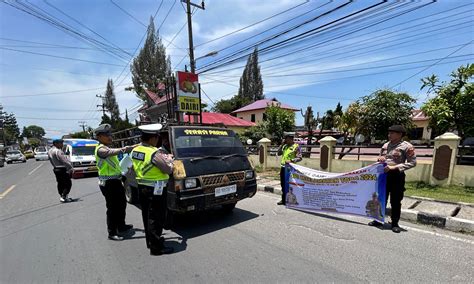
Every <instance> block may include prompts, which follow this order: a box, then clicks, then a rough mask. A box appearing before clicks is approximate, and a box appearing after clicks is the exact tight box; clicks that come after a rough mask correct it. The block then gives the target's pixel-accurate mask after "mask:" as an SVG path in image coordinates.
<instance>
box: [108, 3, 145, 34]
mask: <svg viewBox="0 0 474 284" xmlns="http://www.w3.org/2000/svg"><path fill="white" fill-rule="evenodd" d="M110 2H112V4H114V5H115V6H116V7H117V8H119V9H120V10H121V11H122V12H124V13H125V14H127V15H128V16H129V17H130V18H132V19H133V20H135V22H137V23H139V24H140V25H142V26H144V27H145V28H146V25H145V24H144V23H143V22H142V21H140V20H139V19H137V18H135V16H133V15H132V14H130V13H129V12H127V11H126V10H125V9H123V8H122V7H120V6H119V5H118V4H117V3H115V2H114V0H110Z"/></svg>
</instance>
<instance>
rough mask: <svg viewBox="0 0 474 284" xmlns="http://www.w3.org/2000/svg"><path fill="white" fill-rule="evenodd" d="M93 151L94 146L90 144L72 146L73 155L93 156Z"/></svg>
mask: <svg viewBox="0 0 474 284" xmlns="http://www.w3.org/2000/svg"><path fill="white" fill-rule="evenodd" d="M94 146H95V145H94ZM94 152H95V147H92V146H76V147H72V155H73V156H93V155H94Z"/></svg>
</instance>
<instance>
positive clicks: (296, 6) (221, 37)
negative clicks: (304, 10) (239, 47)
mask: <svg viewBox="0 0 474 284" xmlns="http://www.w3.org/2000/svg"><path fill="white" fill-rule="evenodd" d="M307 3H309V0H305V1H304V2H302V3H299V4H298V5H295V6H292V7H290V8H288V9H285V10H283V11H281V12H278V13H276V14H274V15H271V16H270V17H267V18H264V19H262V20H260V21H257V22H255V23H253V24H250V25H248V26H245V27H243V28H240V29H237V30H234V31H232V32H230V33H227V34H225V35H222V36H219V37H217V38H214V39H211V40H208V41H206V42H203V43H200V44H197V45H195V46H194V47H195V48H197V47H200V46H203V45H205V44H208V43H211V42H214V41H216V40H220V39H223V38H225V37H228V36H230V35H233V34H236V33H238V32H241V31H243V30H246V29H248V28H251V27H253V26H256V25H258V24H261V23H263V22H265V21H268V20H270V19H273V18H275V17H277V16H280V15H283V14H285V13H288V12H290V11H292V10H294V9H296V8H298V7H300V6H303V5H305V4H307Z"/></svg>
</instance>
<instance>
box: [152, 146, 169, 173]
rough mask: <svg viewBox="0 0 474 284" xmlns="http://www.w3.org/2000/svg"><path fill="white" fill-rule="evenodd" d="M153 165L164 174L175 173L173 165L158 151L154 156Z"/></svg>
mask: <svg viewBox="0 0 474 284" xmlns="http://www.w3.org/2000/svg"><path fill="white" fill-rule="evenodd" d="M151 163H152V164H153V165H155V166H156V167H157V168H158V169H160V170H161V171H162V172H164V173H167V174H172V173H173V163H172V162H170V161H167V160H166V159H165V158H164V157H163V156H162V155H161V154H160V153H158V151H157V152H155V153H154V154H153V157H152V159H151Z"/></svg>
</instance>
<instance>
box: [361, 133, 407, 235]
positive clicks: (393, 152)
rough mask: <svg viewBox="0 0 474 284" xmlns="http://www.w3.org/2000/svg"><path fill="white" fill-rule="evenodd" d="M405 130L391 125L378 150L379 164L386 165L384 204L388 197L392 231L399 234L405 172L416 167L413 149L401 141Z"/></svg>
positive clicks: (375, 223)
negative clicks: (383, 142) (386, 138)
mask: <svg viewBox="0 0 474 284" xmlns="http://www.w3.org/2000/svg"><path fill="white" fill-rule="evenodd" d="M405 134H406V130H405V127H403V126H402V125H392V126H390V127H389V128H388V140H389V142H387V143H385V144H384V145H383V146H382V149H381V150H380V156H379V158H378V161H379V162H384V163H387V166H386V167H385V168H384V171H385V172H386V173H387V187H386V194H385V198H386V200H385V204H387V201H388V196H389V195H390V204H391V205H392V214H391V219H392V231H393V232H394V233H400V232H401V228H400V226H399V225H398V221H399V220H400V214H401V209H402V199H403V193H404V191H405V171H406V170H408V169H411V168H413V167H415V166H416V155H415V148H414V147H413V145H411V144H410V143H408V142H406V141H402V137H403V136H405ZM379 225H380V223H378V222H377V221H372V222H370V223H369V226H379Z"/></svg>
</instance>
